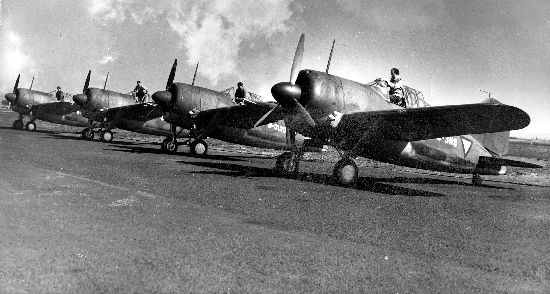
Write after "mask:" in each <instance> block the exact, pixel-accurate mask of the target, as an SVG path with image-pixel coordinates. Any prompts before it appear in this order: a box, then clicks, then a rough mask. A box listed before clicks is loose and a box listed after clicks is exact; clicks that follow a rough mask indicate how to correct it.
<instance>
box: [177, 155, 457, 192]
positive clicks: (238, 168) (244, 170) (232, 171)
mask: <svg viewBox="0 0 550 294" xmlns="http://www.w3.org/2000/svg"><path fill="white" fill-rule="evenodd" d="M179 162H180V163H183V164H189V165H195V166H201V167H207V168H215V169H218V171H201V172H194V173H199V174H200V173H202V174H218V175H224V176H232V177H280V176H279V175H278V174H277V173H276V172H275V171H274V170H273V169H270V168H260V167H253V166H243V165H239V164H233V163H219V162H188V161H179ZM220 169H222V170H225V171H219V170H220ZM399 179H403V180H402V181H400V180H399ZM296 180H299V181H304V182H311V183H317V184H322V185H330V186H335V187H338V186H339V185H338V184H337V183H335V181H334V180H333V178H332V177H331V176H329V175H325V174H315V173H308V172H301V173H299V174H298V176H297V178H296ZM407 180H408V178H389V179H387V178H375V177H362V178H359V180H358V182H357V184H356V185H355V186H354V187H351V188H350V189H356V190H361V191H369V192H373V193H382V194H389V195H406V196H421V197H443V196H445V195H443V194H440V193H434V192H429V191H422V190H417V189H412V188H406V187H400V186H395V185H392V184H387V183H385V182H391V183H393V184H398V183H410V181H407ZM423 183H426V184H442V183H443V184H457V182H452V181H444V180H438V179H424V182H423Z"/></svg>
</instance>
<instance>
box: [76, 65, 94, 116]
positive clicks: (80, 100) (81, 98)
mask: <svg viewBox="0 0 550 294" xmlns="http://www.w3.org/2000/svg"><path fill="white" fill-rule="evenodd" d="M91 74H92V71H91V70H90V71H88V76H87V77H86V81H85V82H84V88H83V89H82V94H76V95H73V101H74V103H76V105H78V106H80V107H84V106H85V105H86V102H87V101H88V96H86V91H87V90H88V87H89V86H90V75H91Z"/></svg>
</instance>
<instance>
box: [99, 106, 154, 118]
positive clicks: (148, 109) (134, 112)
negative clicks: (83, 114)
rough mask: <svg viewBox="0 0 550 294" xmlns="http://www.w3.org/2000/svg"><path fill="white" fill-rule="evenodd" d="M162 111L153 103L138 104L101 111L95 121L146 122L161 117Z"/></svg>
mask: <svg viewBox="0 0 550 294" xmlns="http://www.w3.org/2000/svg"><path fill="white" fill-rule="evenodd" d="M162 114H163V113H162V110H161V109H160V108H159V107H157V105H156V104H153V103H139V104H132V105H126V106H120V107H113V108H107V109H104V110H101V111H100V112H99V113H97V114H96V115H95V117H94V119H95V120H102V119H104V118H107V119H116V118H122V117H124V118H125V119H129V120H137V121H147V120H151V119H155V118H158V117H161V116H162Z"/></svg>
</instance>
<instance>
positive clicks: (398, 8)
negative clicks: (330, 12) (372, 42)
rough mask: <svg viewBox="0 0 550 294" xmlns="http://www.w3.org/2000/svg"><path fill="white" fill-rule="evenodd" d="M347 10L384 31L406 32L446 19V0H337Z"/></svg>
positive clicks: (430, 25)
mask: <svg viewBox="0 0 550 294" xmlns="http://www.w3.org/2000/svg"><path fill="white" fill-rule="evenodd" d="M337 2H338V4H339V5H340V6H341V7H342V9H344V11H346V12H348V13H351V14H353V15H354V16H356V17H359V18H360V19H362V20H363V21H364V22H366V23H367V24H370V25H374V26H375V27H376V28H378V29H380V30H384V31H395V32H404V31H411V30H418V29H426V28H429V27H434V26H437V25H438V24H439V23H440V22H441V21H443V20H444V19H445V17H446V16H445V13H446V12H445V9H444V8H445V7H444V3H443V2H442V0H417V1H408V0H385V1H377V2H376V3H375V4H373V3H372V2H366V1H362V0H337Z"/></svg>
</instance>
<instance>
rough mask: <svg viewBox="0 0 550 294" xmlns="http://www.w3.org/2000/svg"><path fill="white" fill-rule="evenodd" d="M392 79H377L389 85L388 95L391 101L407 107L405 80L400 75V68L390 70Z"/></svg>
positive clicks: (384, 84) (386, 85)
mask: <svg viewBox="0 0 550 294" xmlns="http://www.w3.org/2000/svg"><path fill="white" fill-rule="evenodd" d="M390 74H391V79H390V80H389V81H385V80H382V79H380V78H379V79H376V81H377V82H379V83H382V85H383V86H385V87H388V95H389V98H390V102H391V103H393V104H396V105H399V106H401V107H407V103H406V101H405V94H404V92H403V80H401V77H400V76H399V69H397V68H395V67H394V68H392V69H391V71H390Z"/></svg>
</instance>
